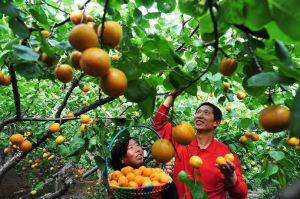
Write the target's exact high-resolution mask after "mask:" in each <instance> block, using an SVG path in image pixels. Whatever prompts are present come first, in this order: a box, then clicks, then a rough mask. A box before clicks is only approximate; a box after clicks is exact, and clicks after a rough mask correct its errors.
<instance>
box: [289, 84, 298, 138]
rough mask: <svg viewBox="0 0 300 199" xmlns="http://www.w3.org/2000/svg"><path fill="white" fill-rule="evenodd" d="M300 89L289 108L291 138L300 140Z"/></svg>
mask: <svg viewBox="0 0 300 199" xmlns="http://www.w3.org/2000/svg"><path fill="white" fill-rule="evenodd" d="M299 121H300V88H298V90H297V92H296V96H295V98H294V102H293V105H292V108H291V136H292V137H295V136H296V137H298V138H300V122H299Z"/></svg>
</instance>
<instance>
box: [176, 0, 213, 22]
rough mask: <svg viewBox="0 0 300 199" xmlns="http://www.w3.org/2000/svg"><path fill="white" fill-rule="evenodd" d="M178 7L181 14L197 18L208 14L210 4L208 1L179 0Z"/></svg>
mask: <svg viewBox="0 0 300 199" xmlns="http://www.w3.org/2000/svg"><path fill="white" fill-rule="evenodd" d="M178 6H179V10H180V12H181V13H183V14H187V15H190V16H192V17H195V18H197V17H200V16H201V15H203V14H204V13H205V12H206V10H207V8H208V3H207V1H206V0H179V1H178Z"/></svg>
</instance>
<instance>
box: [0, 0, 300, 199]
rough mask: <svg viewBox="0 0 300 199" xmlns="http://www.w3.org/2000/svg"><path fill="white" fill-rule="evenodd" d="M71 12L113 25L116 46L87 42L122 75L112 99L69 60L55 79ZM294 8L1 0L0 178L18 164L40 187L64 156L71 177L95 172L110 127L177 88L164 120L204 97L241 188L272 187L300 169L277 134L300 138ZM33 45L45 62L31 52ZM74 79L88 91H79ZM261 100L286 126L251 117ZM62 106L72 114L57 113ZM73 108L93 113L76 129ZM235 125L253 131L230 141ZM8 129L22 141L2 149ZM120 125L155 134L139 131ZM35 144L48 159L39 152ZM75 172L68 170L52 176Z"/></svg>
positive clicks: (180, 117) (143, 119) (194, 0)
mask: <svg viewBox="0 0 300 199" xmlns="http://www.w3.org/2000/svg"><path fill="white" fill-rule="evenodd" d="M78 9H79V10H83V11H84V13H85V14H86V15H87V16H91V17H92V18H93V21H94V24H95V25H96V26H99V25H101V24H102V22H103V19H105V20H106V21H116V22H118V23H119V24H120V25H121V26H122V30H123V38H122V41H121V43H120V46H117V47H115V48H114V47H111V46H109V45H103V42H101V40H100V38H101V36H99V47H100V46H101V47H102V46H103V49H104V50H105V51H106V52H107V53H108V54H109V56H110V57H112V58H113V59H112V65H111V67H112V68H117V69H119V70H121V71H123V72H124V73H125V75H126V77H127V80H128V85H127V90H126V92H125V93H124V96H123V95H122V96H120V97H109V96H107V95H106V94H104V93H103V92H102V91H101V89H100V86H99V83H100V79H99V78H96V77H92V76H89V75H87V74H85V73H83V72H82V71H81V70H78V69H76V70H75V69H73V72H74V78H73V81H72V82H70V83H66V84H64V83H62V82H60V81H59V80H58V79H57V78H56V76H55V73H54V69H55V67H56V66H58V65H60V64H70V65H71V63H70V55H71V53H72V52H73V51H74V49H73V47H72V46H71V45H70V43H69V41H68V34H69V32H70V31H71V29H72V28H73V27H74V26H75V25H74V24H73V23H72V22H71V21H70V14H71V13H72V12H74V11H77V10H78ZM299 15H300V2H299V1H297V0H284V1H282V0H269V1H267V0H239V1H235V0H216V1H213V0H177V1H176V0H168V1H165V0H136V1H133V0H129V1H127V0H124V1H122V0H110V1H109V0H106V1H104V0H87V1H86V2H82V1H73V0H62V1H60V0H47V1H44V0H15V1H12V0H4V1H3V0H2V1H1V2H0V18H1V21H0V32H1V34H0V49H1V52H0V71H1V72H2V73H3V74H4V75H7V76H10V77H11V83H10V84H8V85H1V86H0V88H1V89H0V96H1V98H0V107H1V111H0V149H1V152H0V156H1V158H0V182H1V180H2V179H3V176H4V175H5V173H7V172H8V171H9V170H10V169H11V168H15V169H17V170H19V171H20V172H23V171H22V168H23V170H27V171H26V172H27V173H26V175H28V176H27V178H28V179H29V180H28V183H30V186H31V190H37V192H38V195H43V194H45V193H43V192H40V191H41V190H43V187H44V186H46V185H47V184H46V185H45V180H46V179H50V178H52V177H53V174H54V173H56V172H58V171H59V170H60V168H62V167H64V166H66V165H68V163H70V162H71V161H72V164H73V162H74V165H72V168H77V171H76V172H77V173H79V174H82V173H83V172H84V171H86V170H88V169H87V166H88V167H90V168H92V167H95V166H98V168H99V169H100V170H101V171H104V166H105V156H107V155H109V150H108V145H109V143H110V141H111V140H112V138H113V136H114V135H116V133H117V132H118V131H119V130H120V129H122V128H123V127H125V126H134V125H137V124H145V125H148V126H151V123H152V121H151V117H152V116H153V115H154V114H155V111H156V109H157V108H158V106H159V105H160V104H161V103H162V101H163V100H164V99H165V97H166V95H168V94H169V91H171V90H178V89H181V90H182V91H183V93H182V94H181V95H180V96H179V97H178V98H177V99H176V101H175V105H174V108H173V109H172V110H171V113H170V121H172V122H173V123H174V124H179V123H180V122H181V121H190V122H191V123H192V121H193V120H192V119H193V118H192V116H193V115H194V111H195V109H196V107H197V106H198V105H199V103H200V102H204V101H210V102H214V103H216V104H217V105H218V106H219V107H220V108H221V109H222V112H223V120H222V123H221V126H220V127H219V128H217V129H216V131H215V136H216V138H218V139H219V140H220V141H222V142H224V143H226V144H228V145H229V147H230V149H231V150H232V151H233V152H236V153H237V155H238V156H239V158H240V161H241V164H242V169H243V174H244V176H245V180H246V182H247V185H248V187H249V189H251V190H255V189H257V188H262V189H265V192H264V194H265V196H263V197H267V196H268V195H272V194H274V193H275V192H278V191H279V190H280V189H282V188H284V187H286V186H287V185H289V184H291V183H292V182H293V181H294V180H295V178H296V177H297V176H299V170H300V161H299V159H298V158H297V156H298V155H299V146H296V147H298V148H296V147H294V146H290V145H288V143H287V139H286V138H288V137H298V138H299V137H300V123H299V121H300V89H299V81H300V59H299V56H300V21H299V19H300V16H299ZM81 21H83V20H81ZM42 30H44V31H45V30H46V31H47V32H48V33H49V34H48V33H45V32H42ZM42 53H46V54H47V55H48V56H49V57H52V59H50V61H49V60H48V61H45V60H42V58H41V55H42ZM116 55H117V56H116ZM223 58H231V59H234V61H235V62H236V63H237V68H236V70H233V69H228V70H233V71H227V72H228V73H226V72H224V71H223V70H224V69H222V70H221V71H220V65H222V64H221V62H223V61H222V60H223ZM227 62H228V64H229V65H232V66H233V65H234V62H233V61H232V60H229V61H228V60H227ZM220 72H221V73H220ZM231 73H232V74H231ZM225 75H226V76H225ZM0 79H1V78H0ZM0 82H1V81H0ZM224 83H229V88H225V89H224ZM3 84H4V83H3ZM84 86H88V87H89V88H90V89H89V90H88V91H83V90H82V88H83V87H84ZM84 90H85V89H84ZM238 93H240V94H239V95H237V94H238ZM241 93H242V94H241ZM241 96H242V97H241ZM271 104H276V105H282V106H284V107H287V108H288V109H289V110H290V111H291V119H290V126H289V129H288V130H284V131H280V132H278V133H274V134H273V133H268V132H266V131H265V130H264V129H263V128H262V127H261V126H260V124H259V121H258V118H259V113H260V111H261V110H262V109H263V108H265V107H267V106H269V105H271ZM70 112H72V113H74V116H72V117H69V118H67V117H65V115H66V114H68V113H70ZM83 114H85V115H89V116H90V117H91V119H92V120H93V121H94V122H92V123H90V125H85V126H83V127H82V128H84V130H82V128H80V127H81V126H82V123H81V122H80V116H81V115H83ZM54 121H56V122H59V123H61V130H60V131H59V132H57V133H51V132H50V131H49V126H50V125H51V124H52V123H53V122H54ZM82 131H84V133H82ZM246 131H251V132H254V133H256V134H259V140H258V141H252V140H251V139H248V141H247V143H246V144H242V143H241V142H240V141H239V140H240V137H241V136H243V135H244V134H245V132H246ZM28 132H30V135H29V134H28ZM15 133H21V134H24V135H25V133H26V135H25V137H27V139H28V140H29V141H30V142H31V143H32V144H33V145H32V149H31V150H29V151H28V152H22V151H20V150H19V149H17V147H16V149H14V148H13V145H11V144H9V139H10V136H11V135H12V134H15ZM132 134H134V135H135V136H138V135H139V134H142V136H143V138H142V139H145V140H149V139H152V140H153V141H154V137H155V136H153V135H152V134H151V133H147V131H133V132H132ZM59 135H63V136H64V137H65V142H64V143H63V144H61V145H57V144H56V142H55V139H56V138H57V137H58V136H59ZM153 141H152V143H153ZM147 144H148V146H147V147H149V143H147ZM150 144H151V143H150ZM6 147H9V152H8V154H7V153H4V149H5V148H6ZM145 147H146V146H145ZM43 149H46V151H47V152H50V153H51V155H52V154H54V155H55V156H54V157H53V158H50V154H48V155H46V156H45V157H43V155H44V154H45V153H46V152H43V151H42V150H43ZM12 151H14V152H15V153H12ZM61 156H63V157H61ZM30 160H32V161H33V163H31V161H30ZM35 160H39V162H38V165H37V164H34V161H35ZM251 162H255V163H252V164H251ZM32 165H35V166H32ZM24 168H27V169H24ZM51 168H53V169H51ZM83 168H85V169H86V170H82V169H83ZM36 171H40V172H41V171H42V172H43V174H42V175H40V176H36V175H35V173H36ZM77 177H78V174H76V175H75V176H74V173H73V174H71V175H69V176H68V178H67V180H65V182H64V185H65V186H66V187H69V186H70V185H71V184H72V183H74V182H76V178H77ZM183 178H184V177H183ZM185 180H186V181H188V180H189V179H185ZM2 183H3V182H2ZM187 183H192V182H187ZM190 186H191V187H193V184H191V185H190ZM100 189H101V190H102V189H104V188H103V186H101V187H100ZM193 190H194V191H193V192H196V191H197V190H198V189H193ZM56 191H57V190H56ZM103 193H104V192H101V194H103ZM195 194H196V193H195ZM201 194H202V192H201ZM201 194H199V195H200V196H199V195H198V196H199V197H202V196H201Z"/></svg>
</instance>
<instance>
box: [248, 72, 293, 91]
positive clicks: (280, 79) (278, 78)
mask: <svg viewBox="0 0 300 199" xmlns="http://www.w3.org/2000/svg"><path fill="white" fill-rule="evenodd" d="M247 82H248V86H249V87H261V86H274V85H276V84H292V83H294V82H295V80H294V79H291V78H286V77H285V76H283V75H281V74H279V73H276V72H266V73H259V74H257V75H253V76H252V77H250V78H249V79H248V81H247Z"/></svg>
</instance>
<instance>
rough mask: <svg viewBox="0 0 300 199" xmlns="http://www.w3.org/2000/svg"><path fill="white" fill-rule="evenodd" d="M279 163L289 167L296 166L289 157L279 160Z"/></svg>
mask: <svg viewBox="0 0 300 199" xmlns="http://www.w3.org/2000/svg"><path fill="white" fill-rule="evenodd" d="M278 163H279V164H281V165H282V166H284V167H286V168H288V169H294V168H295V167H296V165H295V163H294V162H293V161H291V160H290V159H288V158H284V159H282V160H280V161H278Z"/></svg>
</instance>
